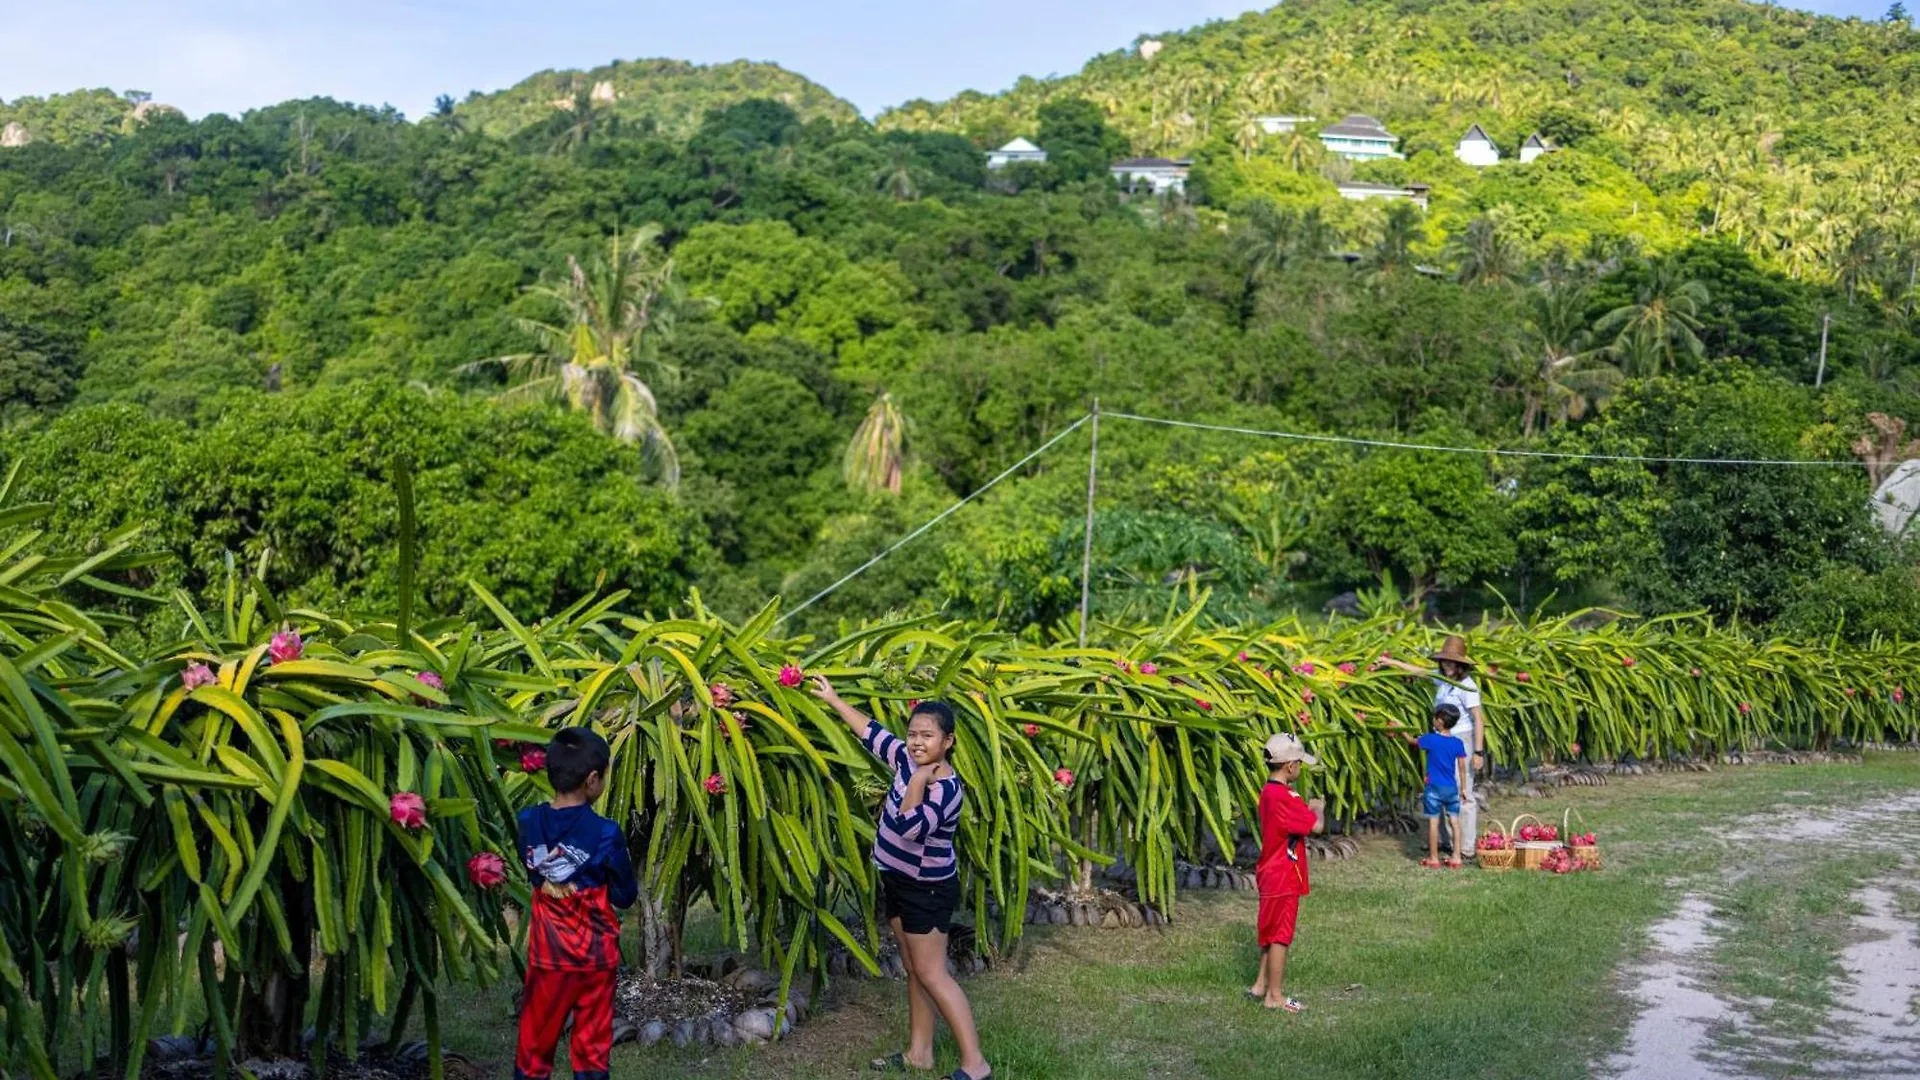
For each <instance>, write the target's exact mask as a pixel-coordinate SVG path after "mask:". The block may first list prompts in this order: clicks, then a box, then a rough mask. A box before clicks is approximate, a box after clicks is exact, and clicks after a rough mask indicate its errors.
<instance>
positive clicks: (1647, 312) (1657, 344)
mask: <svg viewBox="0 0 1920 1080" xmlns="http://www.w3.org/2000/svg"><path fill="white" fill-rule="evenodd" d="M1706 305H1707V287H1706V286H1705V285H1702V284H1700V283H1699V282H1697V281H1693V280H1690V279H1687V278H1684V277H1682V276H1681V274H1680V269H1679V267H1677V266H1675V265H1673V264H1672V263H1670V262H1659V263H1655V264H1654V266H1653V273H1652V274H1651V275H1650V276H1649V277H1648V278H1647V280H1646V281H1644V282H1643V283H1641V285H1640V287H1639V289H1637V290H1636V291H1635V293H1634V298H1633V302H1632V303H1628V304H1622V305H1620V306H1619V307H1617V308H1614V309H1613V310H1612V311H1609V312H1607V313H1606V314H1605V315H1602V316H1601V317H1600V321H1599V322H1597V323H1594V324H1593V332H1594V335H1595V336H1596V337H1601V338H1605V337H1609V336H1611V337H1612V339H1613V341H1612V344H1610V345H1609V346H1607V348H1608V349H1609V351H1611V352H1612V353H1613V355H1614V356H1615V357H1617V358H1618V359H1619V360H1620V366H1621V368H1622V369H1623V370H1625V371H1628V372H1631V373H1632V374H1635V375H1651V374H1653V373H1654V372H1656V371H1658V370H1659V369H1660V368H1662V367H1667V368H1672V367H1674V366H1675V353H1676V352H1685V353H1686V354H1687V355H1689V356H1694V357H1698V356H1701V355H1702V354H1704V353H1705V352H1706V346H1704V345H1702V344H1701V343H1700V336H1699V333H1698V331H1699V329H1700V326H1701V322H1700V311H1701V309H1702V308H1704V307H1706Z"/></svg>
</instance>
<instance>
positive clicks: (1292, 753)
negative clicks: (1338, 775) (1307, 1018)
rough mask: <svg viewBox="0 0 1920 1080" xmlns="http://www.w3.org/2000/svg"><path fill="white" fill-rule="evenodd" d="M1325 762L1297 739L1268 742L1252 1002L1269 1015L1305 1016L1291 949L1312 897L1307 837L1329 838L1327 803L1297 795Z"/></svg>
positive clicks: (1282, 737)
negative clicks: (1290, 979) (1291, 984)
mask: <svg viewBox="0 0 1920 1080" xmlns="http://www.w3.org/2000/svg"><path fill="white" fill-rule="evenodd" d="M1318 764H1320V759H1319V758H1316V757H1314V756H1313V755H1312V754H1309V753H1307V748H1306V747H1304V746H1302V745H1301V744H1300V740H1299V739H1297V738H1295V737H1294V736H1292V735H1284V734H1283V735H1275V736H1274V737H1273V738H1271V739H1268V740H1267V768H1268V769H1270V770H1271V773H1270V774H1269V775H1268V777H1267V786H1266V788H1265V789H1264V790H1262V791H1261V792H1260V862H1259V864H1258V865H1257V866H1256V867H1255V869H1254V879H1255V880H1256V881H1257V882H1258V883H1259V885H1260V923H1259V927H1260V977H1259V978H1257V979H1255V980H1254V981H1253V987H1252V989H1250V990H1248V991H1247V998H1248V999H1249V1000H1252V1001H1258V1002H1261V1003H1263V1004H1265V1005H1266V1007H1267V1008H1269V1009H1285V1010H1287V1011H1288V1012H1294V1013H1297V1012H1301V1011H1303V1010H1304V1009H1305V1008H1306V1006H1305V1005H1302V1004H1300V1003H1299V1002H1298V1001H1295V1000H1294V999H1293V998H1290V997H1288V996H1287V994H1286V979H1287V949H1288V948H1290V947H1291V946H1292V945H1293V924H1294V921H1295V919H1297V918H1298V917H1299V914H1300V898H1301V897H1303V896H1305V895H1307V835H1308V834H1309V833H1317V832H1325V831H1326V827H1327V823H1326V815H1325V813H1324V811H1323V801H1322V800H1320V799H1314V800H1313V801H1311V802H1309V801H1307V800H1305V799H1302V798H1301V797H1300V796H1299V794H1298V793H1297V792H1295V791H1294V790H1293V787H1292V785H1293V783H1294V781H1296V780H1298V779H1300V770H1301V768H1302V767H1303V766H1306V765H1318Z"/></svg>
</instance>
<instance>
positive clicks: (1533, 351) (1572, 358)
mask: <svg viewBox="0 0 1920 1080" xmlns="http://www.w3.org/2000/svg"><path fill="white" fill-rule="evenodd" d="M1586 305H1587V295H1586V290H1585V289H1584V288H1580V287H1577V286H1570V285H1560V286H1554V285H1547V284H1542V285H1537V286H1535V287H1534V288H1532V289H1530V290H1528V294H1527V313H1526V317H1525V318H1526V321H1525V323H1524V329H1525V334H1524V338H1525V341H1526V343H1527V344H1526V348H1527V349H1528V350H1529V359H1530V365H1529V371H1528V377H1527V381H1526V385H1525V390H1524V393H1525V411H1524V413H1523V415H1522V417H1521V420H1520V425H1521V429H1522V430H1523V431H1524V432H1525V433H1526V434H1528V435H1532V434H1533V433H1534V430H1535V428H1536V427H1537V426H1538V424H1539V421H1540V419H1541V417H1542V416H1545V417H1546V418H1547V420H1548V422H1549V423H1564V422H1565V421H1567V420H1578V419H1580V418H1581V417H1584V416H1585V415H1586V414H1587V411H1588V410H1589V409H1590V408H1593V407H1595V406H1599V407H1601V408H1604V407H1605V406H1606V403H1607V400H1608V399H1609V398H1611V397H1612V396H1613V395H1614V393H1615V392H1616V391H1618V390H1619V388H1620V384H1621V382H1622V381H1623V377H1622V376H1621V374H1620V369H1619V368H1617V367H1615V366H1614V365H1613V364H1611V363H1609V362H1608V361H1607V359H1606V354H1605V352H1604V351H1602V350H1596V349H1590V348H1587V343H1588V341H1589V340H1590V338H1589V335H1588V332H1587V325H1586Z"/></svg>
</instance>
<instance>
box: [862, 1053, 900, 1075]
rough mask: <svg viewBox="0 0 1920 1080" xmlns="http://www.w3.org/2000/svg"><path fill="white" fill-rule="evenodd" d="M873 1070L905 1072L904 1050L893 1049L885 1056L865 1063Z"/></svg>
mask: <svg viewBox="0 0 1920 1080" xmlns="http://www.w3.org/2000/svg"><path fill="white" fill-rule="evenodd" d="M867 1068H869V1069H872V1070H873V1071H874V1072H906V1071H907V1054H906V1051H904V1050H895V1051H894V1052H893V1053H891V1054H888V1055H887V1056H886V1057H877V1058H874V1059H873V1060H872V1061H869V1062H868V1063H867Z"/></svg>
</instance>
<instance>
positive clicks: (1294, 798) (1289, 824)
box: [1253, 780, 1315, 896]
mask: <svg viewBox="0 0 1920 1080" xmlns="http://www.w3.org/2000/svg"><path fill="white" fill-rule="evenodd" d="M1314 820H1315V819H1314V814H1313V808H1312V807H1311V806H1308V805H1307V800H1305V799H1303V798H1301V797H1300V796H1299V794H1298V793H1297V792H1295V791H1294V790H1293V789H1292V788H1290V787H1288V786H1287V785H1285V784H1283V783H1281V782H1279V781H1278V780H1269V781H1267V786H1266V788H1265V789H1264V790H1262V791H1261V792H1260V862H1259V863H1258V864H1257V865H1256V866H1255V867H1254V871H1253V876H1254V880H1255V881H1257V882H1258V883H1259V885H1260V895H1261V896H1305V895H1307V891H1308V889H1307V834H1308V833H1311V832H1313V825H1314Z"/></svg>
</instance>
